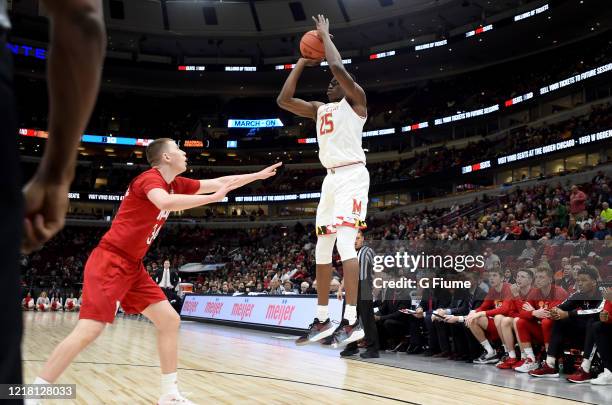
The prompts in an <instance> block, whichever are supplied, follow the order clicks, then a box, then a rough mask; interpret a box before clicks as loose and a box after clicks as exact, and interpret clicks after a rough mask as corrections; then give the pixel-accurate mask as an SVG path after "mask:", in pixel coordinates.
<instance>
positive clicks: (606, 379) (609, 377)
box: [591, 368, 612, 385]
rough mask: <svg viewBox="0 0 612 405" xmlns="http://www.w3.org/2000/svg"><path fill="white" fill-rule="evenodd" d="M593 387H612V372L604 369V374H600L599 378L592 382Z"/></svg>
mask: <svg viewBox="0 0 612 405" xmlns="http://www.w3.org/2000/svg"><path fill="white" fill-rule="evenodd" d="M591 384H593V385H612V372H610V370H608V369H607V368H604V371H603V373H601V374H599V375H598V376H597V378H594V379H592V380H591Z"/></svg>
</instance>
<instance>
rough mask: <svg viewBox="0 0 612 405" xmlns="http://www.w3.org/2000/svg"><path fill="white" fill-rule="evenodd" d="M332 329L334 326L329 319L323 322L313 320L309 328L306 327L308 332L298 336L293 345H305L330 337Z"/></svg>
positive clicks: (316, 319)
mask: <svg viewBox="0 0 612 405" xmlns="http://www.w3.org/2000/svg"><path fill="white" fill-rule="evenodd" d="M334 329H335V325H334V324H333V323H332V321H331V319H329V318H327V319H326V320H325V322H320V321H319V319H318V318H315V319H314V321H312V323H311V324H310V326H308V332H306V333H305V334H304V335H302V336H300V337H299V338H298V340H296V341H295V344H296V345H305V344H307V343H312V342H317V341H319V340H321V339H324V338H326V337H328V336H331V335H332V334H333V333H334Z"/></svg>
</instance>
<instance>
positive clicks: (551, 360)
mask: <svg viewBox="0 0 612 405" xmlns="http://www.w3.org/2000/svg"><path fill="white" fill-rule="evenodd" d="M555 361H556V359H555V358H554V357H553V356H546V364H548V366H549V367H551V368H555Z"/></svg>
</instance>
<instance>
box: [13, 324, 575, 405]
mask: <svg viewBox="0 0 612 405" xmlns="http://www.w3.org/2000/svg"><path fill="white" fill-rule="evenodd" d="M77 318H78V314H72V313H34V312H28V313H24V320H25V327H26V331H25V336H24V342H23V358H24V374H25V381H26V382H28V383H29V382H31V381H33V379H34V378H35V376H36V374H37V372H38V371H39V370H40V369H41V367H43V364H44V360H45V359H46V358H47V356H48V355H49V353H51V351H52V349H53V348H54V346H55V345H56V344H57V343H59V342H60V341H61V340H62V339H63V338H64V337H65V336H66V335H67V334H68V333H69V332H70V331H71V330H72V327H73V326H74V324H75V323H76V321H77ZM199 326H200V324H198V327H189V328H186V327H183V328H182V329H181V333H180V343H179V381H180V386H181V390H182V391H183V392H184V393H188V396H189V398H190V399H191V400H192V401H195V402H196V403H199V404H236V403H242V404H252V403H261V404H335V405H338V404H351V405H356V404H367V403H372V404H373V403H377V404H387V403H389V404H392V403H396V404H397V403H406V404H461V405H465V404H494V403H495V404H538V405H544V404H555V405H557V404H559V405H561V404H566V403H571V401H567V400H563V399H559V398H554V397H548V396H543V395H539V394H533V393H529V392H524V391H519V390H513V389H508V388H501V387H496V386H492V385H487V384H481V383H475V382H469V381H462V380H457V379H453V378H448V377H441V376H434V375H431V374H426V373H421V372H415V371H409V370H403V369H398V368H392V367H387V366H383V365H377V364H371V363H365V362H361V361H357V360H345V359H340V358H339V357H337V351H336V352H333V353H331V349H330V351H327V349H325V350H308V349H305V348H303V347H302V348H301V347H297V346H294V345H287V344H286V342H281V341H280V340H279V341H278V342H276V343H275V342H274V339H269V340H263V339H259V340H257V339H256V340H254V339H249V338H246V337H247V336H248V332H245V335H244V336H245V337H241V334H240V333H236V332H235V328H232V329H233V330H234V331H233V333H224V331H223V329H220V328H213V327H207V326H206V325H205V324H201V327H199ZM155 335H156V334H155V329H154V327H153V325H152V324H150V323H149V322H145V321H138V320H135V319H127V318H121V317H120V318H117V320H116V321H115V323H114V324H113V325H111V326H108V327H107V328H106V330H105V331H104V332H103V334H102V336H101V337H100V338H99V339H98V340H97V341H96V342H95V343H94V344H93V345H91V346H90V347H89V348H88V349H87V350H86V351H84V352H83V353H81V355H79V357H77V359H76V362H75V363H74V364H72V365H71V366H70V368H69V369H68V370H67V371H66V373H64V375H63V376H62V377H61V378H60V380H59V381H58V382H59V383H66V384H68V383H70V384H77V399H76V401H68V400H56V401H50V400H49V401H45V402H44V403H49V404H69V403H78V404H154V403H156V400H157V399H158V396H159V372H160V371H159V368H158V364H159V362H158V356H157V351H156V336H155Z"/></svg>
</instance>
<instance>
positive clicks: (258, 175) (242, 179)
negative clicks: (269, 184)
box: [196, 162, 283, 194]
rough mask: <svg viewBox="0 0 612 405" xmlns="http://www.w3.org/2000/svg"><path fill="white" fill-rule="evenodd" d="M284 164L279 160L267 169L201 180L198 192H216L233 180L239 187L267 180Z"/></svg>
mask: <svg viewBox="0 0 612 405" xmlns="http://www.w3.org/2000/svg"><path fill="white" fill-rule="evenodd" d="M282 164H283V163H282V162H278V163H276V164H273V165H272V166H268V167H266V168H265V169H263V170H260V171H258V172H254V173H248V174H239V175H235V176H223V177H217V178H216V179H206V180H200V189H199V190H198V192H197V193H196V194H207V193H214V192H216V191H217V190H219V189H221V187H223V185H224V184H227V183H229V182H232V181H236V183H235V184H237V185H238V187H242V186H244V185H247V184H249V183H252V182H254V181H257V180H265V179H267V178H270V177H272V176H274V175H276V169H278V168H279V167H280V166H281V165H282Z"/></svg>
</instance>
